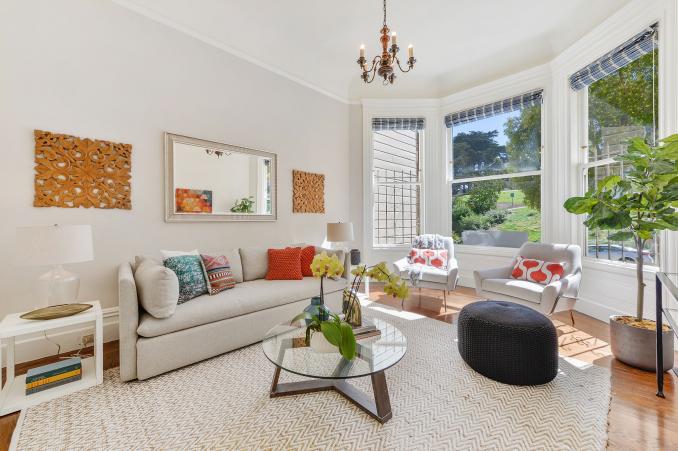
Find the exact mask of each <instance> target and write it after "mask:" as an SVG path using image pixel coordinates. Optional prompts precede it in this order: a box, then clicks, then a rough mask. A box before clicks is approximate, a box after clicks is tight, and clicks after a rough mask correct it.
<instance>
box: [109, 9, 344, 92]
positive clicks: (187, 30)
mask: <svg viewBox="0 0 678 451" xmlns="http://www.w3.org/2000/svg"><path fill="white" fill-rule="evenodd" d="M112 1H113V3H115V4H117V5H119V6H122V7H123V8H125V9H128V10H130V11H132V12H135V13H137V14H140V15H142V16H144V17H146V18H148V19H151V20H153V21H154V22H158V23H160V24H162V25H165V26H167V27H169V28H172V29H174V30H176V31H179V32H181V33H184V34H186V35H188V36H190V37H192V38H194V39H197V40H199V41H201V42H203V43H205V44H208V45H211V46H212V47H216V48H218V49H220V50H223V51H224V52H227V53H230V54H231V55H233V56H235V57H237V58H240V59H242V60H245V61H247V62H248V63H251V64H254V65H256V66H259V67H261V68H262V69H265V70H267V71H269V72H272V73H274V74H276V75H279V76H281V77H284V78H287V79H288V80H290V81H293V82H295V83H297V84H299V85H301V86H303V87H305V88H308V89H311V90H313V91H316V92H318V93H320V94H323V95H325V96H327V97H329V98H331V99H333V100H336V101H338V102H341V103H344V104H347V105H353V104H356V102H355V101H351V100H350V99H348V98H345V97H342V96H340V95H337V94H335V93H333V92H330V91H328V90H326V89H324V88H321V87H320V86H317V85H315V84H313V83H311V82H309V81H306V80H304V79H302V78H299V77H297V76H296V75H292V74H290V73H289V72H287V71H284V70H282V69H280V68H278V67H275V66H272V65H270V64H268V63H266V62H264V61H262V60H260V59H258V58H255V57H253V56H251V55H249V54H247V53H245V52H243V51H241V50H238V49H236V48H233V47H231V46H229V45H226V44H224V43H223V42H221V41H218V40H216V39H214V38H212V37H210V36H207V35H206V34H203V33H201V32H199V31H197V30H195V29H193V28H191V27H187V26H185V25H181V24H179V23H177V22H175V21H174V20H172V19H170V18H168V17H167V16H164V15H163V14H161V13H159V12H157V11H153V10H151V9H148V8H146V7H143V6H140V5H138V4H137V3H135V2H134V1H133V0H112Z"/></svg>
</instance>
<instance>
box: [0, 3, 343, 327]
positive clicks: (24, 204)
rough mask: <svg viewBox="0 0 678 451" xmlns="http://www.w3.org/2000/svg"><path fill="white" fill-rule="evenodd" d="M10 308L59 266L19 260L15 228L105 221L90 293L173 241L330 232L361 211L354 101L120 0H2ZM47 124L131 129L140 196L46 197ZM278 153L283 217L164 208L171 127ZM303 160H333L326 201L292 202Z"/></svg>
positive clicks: (3, 275) (109, 302)
mask: <svg viewBox="0 0 678 451" xmlns="http://www.w3.org/2000/svg"><path fill="white" fill-rule="evenodd" d="M0 18H1V20H2V25H1V26H0V61H2V70H0V132H1V133H0V135H1V136H2V137H3V140H2V145H1V146H0V155H2V160H1V161H2V164H1V166H0V171H1V176H0V211H1V212H2V213H1V215H2V221H0V256H1V258H0V286H2V294H3V296H2V301H1V302H0V317H1V316H4V315H5V314H7V313H9V312H15V311H22V310H27V309H29V308H31V306H32V305H33V301H32V299H31V293H30V292H31V284H32V283H33V281H34V280H35V278H36V277H37V276H38V275H39V274H40V273H42V272H44V271H45V270H46V268H16V267H14V266H13V265H12V255H13V252H14V246H13V241H14V234H15V228H16V227H17V226H22V225H42V224H53V223H60V224H81V223H83V224H92V227H93V231H94V252H95V261H94V262H90V263H83V264H76V265H70V266H69V269H71V270H73V271H75V272H77V273H79V274H80V276H81V278H82V286H81V290H80V296H81V298H82V299H99V300H101V302H102V304H103V306H104V307H109V308H110V307H114V306H116V305H117V287H116V270H117V265H118V264H120V263H121V262H123V261H126V260H129V259H131V258H133V256H134V255H136V254H141V253H149V254H155V253H157V252H158V250H159V249H193V248H198V249H200V248H203V249H204V248H210V249H215V248H229V247H240V246H255V245H260V246H266V245H268V244H272V243H274V242H299V241H309V242H322V240H323V239H324V236H325V224H326V222H327V221H329V220H337V219H339V218H347V217H348V214H349V209H348V205H349V199H348V197H347V194H346V193H347V191H346V181H347V180H348V116H349V115H348V106H347V105H346V104H343V103H341V102H338V101H336V100H333V99H330V98H328V97H326V96H324V95H322V94H319V93H317V92H315V91H312V90H309V89H308V88H305V87H302V86H300V85H298V84H296V83H294V82H292V81H290V80H288V79H285V78H282V77H280V76H278V75H275V74H273V73H271V72H268V71H266V70H264V69H262V68H260V67H258V66H254V65H252V64H250V63H247V62H245V61H243V60H240V59H238V58H236V57H234V56H231V55H229V54H227V53H225V52H224V51H222V50H219V49H216V48H213V47H211V46H209V45H207V44H205V43H202V42H199V41H197V40H195V39H193V38H191V37H188V36H186V35H184V34H182V33H180V32H178V31H175V30H173V29H170V28H167V27H165V26H163V25H161V24H158V23H156V22H154V21H151V20H149V19H147V18H144V17H142V16H140V15H137V14H136V13H133V12H131V11H129V10H127V9H125V8H122V7H120V6H117V5H115V4H113V3H111V2H109V1H103V0H98V1H90V0H61V1H58V2H55V1H51V0H29V1H26V0H13V1H3V2H2V3H1V4H0ZM33 129H42V130H49V131H53V132H60V133H68V134H73V135H76V136H81V137H91V138H99V139H106V140H112V141H117V142H123V143H130V144H132V146H133V150H132V210H129V211H127V210H100V209H83V208H80V209H60V208H34V207H33V206H32V203H33V173H34V171H33V155H34V141H33ZM165 131H169V132H174V133H179V134H182V135H188V136H192V137H197V138H204V139H209V140H214V141H220V142H225V143H229V144H235V145H241V146H246V147H251V148H255V149H261V150H265V151H269V152H275V153H277V154H278V212H279V213H278V218H279V219H278V221H276V222H252V223H197V224H196V223H191V224H177V223H172V224H168V223H165V222H164V221H163V218H164V211H163V202H164V201H163V199H164V189H163V171H164V170H163V132H165ZM292 169H301V170H306V171H311V172H319V173H324V174H325V175H326V178H325V184H326V186H325V205H326V214H324V215H320V214H316V215H312V214H292V188H291V178H292Z"/></svg>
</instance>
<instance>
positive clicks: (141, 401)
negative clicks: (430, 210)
mask: <svg viewBox="0 0 678 451" xmlns="http://www.w3.org/2000/svg"><path fill="white" fill-rule="evenodd" d="M365 314H366V315H368V316H376V317H379V318H382V319H384V320H386V321H391V322H393V323H395V324H396V325H397V326H398V327H399V328H400V329H401V330H402V331H403V332H404V333H405V335H406V336H407V339H408V351H407V354H406V355H405V357H404V358H403V360H402V361H401V362H400V363H398V364H397V365H396V366H394V367H393V368H391V369H390V370H388V371H387V372H386V378H387V381H388V384H389V391H390V395H391V404H392V407H393V419H392V420H391V421H389V422H388V423H386V424H384V425H382V424H379V423H378V422H376V421H375V420H373V419H372V418H371V417H369V416H367V415H366V414H364V413H363V412H362V411H360V410H359V409H358V408H357V407H355V406H354V405H353V404H352V403H350V402H349V401H347V400H345V399H343V398H342V397H341V396H340V395H339V394H338V393H335V392H321V393H312V394H306V395H298V396H290V397H283V398H275V399H271V398H269V397H268V390H269V387H270V383H271V377H272V374H273V367H272V365H271V363H270V362H268V360H266V358H265V357H264V355H263V352H262V350H261V345H260V344H255V345H252V346H249V347H247V348H243V349H240V350H237V351H234V352H231V353H228V354H225V355H222V356H219V357H216V358H213V359H211V360H207V361H204V362H201V363H198V364H195V365H192V366H190V367H187V368H183V369H180V370H177V371H173V372H171V373H168V374H165V375H162V376H158V377H156V378H153V379H150V380H147V381H136V382H132V383H121V382H120V379H119V377H118V370H117V368H116V369H111V370H108V371H106V373H105V378H104V383H103V384H102V385H99V386H97V387H92V388H90V389H88V390H84V391H81V392H78V393H75V394H72V395H69V396H67V397H64V398H60V399H56V400H53V401H50V402H47V403H44V404H41V405H39V406H36V407H32V408H29V409H28V410H26V411H24V412H23V413H22V415H21V418H20V422H19V425H18V426H17V430H16V431H15V435H14V439H13V445H14V446H15V447H16V449H19V450H45V449H136V450H142V449H149V450H150V449H182V450H185V449H235V450H262V449H266V450H269V449H270V450H273V449H275V450H277V449H281V450H282V449H284V450H326V449H327V450H329V449H341V450H386V449H388V450H425V449H436V450H442V449H455V450H553V449H558V450H564V449H571V450H600V449H604V448H605V445H606V441H607V413H608V408H609V404H610V373H609V370H607V369H605V368H600V367H595V366H588V367H578V366H575V365H573V364H570V363H568V361H566V360H563V359H561V360H560V370H559V373H558V376H557V377H556V378H555V379H554V380H553V381H552V382H550V383H549V384H546V385H543V386H537V387H514V386H509V385H503V384H500V383H497V382H494V381H492V380H489V379H487V378H485V377H483V376H481V375H479V374H477V373H475V372H474V371H473V370H471V369H470V368H469V367H467V366H466V365H465V363H464V362H463V361H462V360H461V358H460V357H459V353H458V352H457V347H456V342H455V332H454V326H452V325H450V324H446V323H443V322H440V321H436V320H432V319H428V318H424V317H420V316H418V315H415V314H412V313H407V312H398V311H395V310H391V309H388V308H386V307H383V306H377V305H376V304H372V305H371V306H370V307H366V308H365ZM298 379H299V378H298V377H296V376H292V375H290V374H285V372H283V374H282V376H281V382H285V381H290V380H298ZM354 383H355V384H356V385H358V386H360V388H362V389H363V390H366V391H369V390H370V387H369V385H368V380H367V379H359V380H356V381H355V382H354Z"/></svg>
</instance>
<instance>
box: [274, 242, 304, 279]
mask: <svg viewBox="0 0 678 451" xmlns="http://www.w3.org/2000/svg"><path fill="white" fill-rule="evenodd" d="M303 278H304V276H303V275H302V273H301V248H300V247H286V248H285V249H269V250H268V273H266V280H300V279H303Z"/></svg>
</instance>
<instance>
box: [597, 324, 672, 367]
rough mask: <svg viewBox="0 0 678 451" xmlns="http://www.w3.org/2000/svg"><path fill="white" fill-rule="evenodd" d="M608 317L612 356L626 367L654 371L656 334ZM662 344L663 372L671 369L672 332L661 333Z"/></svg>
mask: <svg viewBox="0 0 678 451" xmlns="http://www.w3.org/2000/svg"><path fill="white" fill-rule="evenodd" d="M615 318H617V317H616V316H611V317H610V347H611V348H612V354H614V356H615V357H616V358H617V360H620V361H622V362H624V363H626V364H627V365H631V366H633V367H635V368H640V369H642V370H646V371H655V368H656V367H657V363H656V359H657V357H656V348H657V346H656V342H657V333H656V332H655V331H654V330H647V329H639V328H637V327H633V326H629V325H626V324H624V323H620V322H619V321H615ZM662 340H663V344H664V368H663V370H664V371H668V370H670V369H671V368H673V355H674V354H673V331H672V330H668V331H666V332H662Z"/></svg>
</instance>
